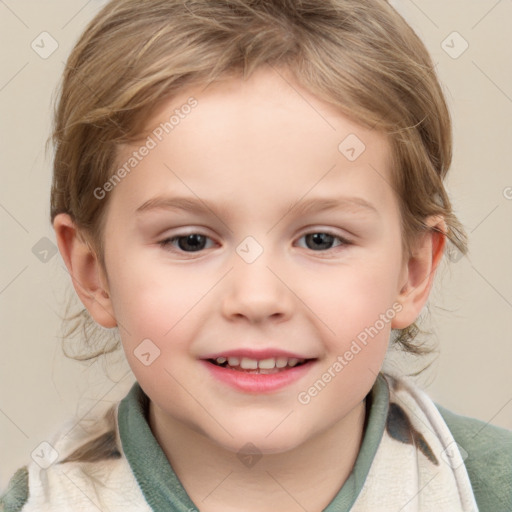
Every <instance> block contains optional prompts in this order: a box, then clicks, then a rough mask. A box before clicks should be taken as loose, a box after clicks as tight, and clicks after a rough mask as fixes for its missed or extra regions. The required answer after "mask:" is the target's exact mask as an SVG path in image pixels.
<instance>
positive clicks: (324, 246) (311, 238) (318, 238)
mask: <svg viewBox="0 0 512 512" xmlns="http://www.w3.org/2000/svg"><path fill="white" fill-rule="evenodd" d="M302 239H304V240H305V244H306V248H307V249H311V250H313V251H326V250H329V249H333V248H334V247H339V246H343V245H350V242H349V241H348V240H346V239H345V238H342V237H340V236H337V235H334V234H332V233H329V232H323V231H318V232H315V233H308V234H306V235H304V236H302V237H301V238H300V239H299V240H302ZM336 240H338V241H339V243H338V244H336V245H334V246H333V244H334V242H335V241H336Z"/></svg>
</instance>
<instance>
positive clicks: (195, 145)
mask: <svg viewBox="0 0 512 512" xmlns="http://www.w3.org/2000/svg"><path fill="white" fill-rule="evenodd" d="M291 84H292V82H291V79H290V78H289V77H288V83H287V82H286V81H285V80H283V78H281V77H280V76H279V75H278V74H277V73H276V72H273V71H268V72H267V71H265V72H264V71H260V72H258V73H257V74H255V75H254V76H253V77H252V78H251V79H249V80H248V81H246V82H243V81H242V80H231V81H225V82H223V83H216V84H214V85H212V86H210V87H208V88H207V89H206V90H201V89H193V90H187V91H185V92H184V93H183V94H181V95H180V96H179V97H175V98H174V99H173V100H172V101H170V102H169V103H168V104H166V105H165V107H164V108H162V109H161V110H160V111H159V112H158V114H157V115H156V116H155V117H154V118H153V119H152V120H151V121H150V122H149V123H148V125H147V127H148V128H149V129H150V130H153V129H155V128H157V127H158V126H159V123H160V122H166V121H168V120H169V117H170V116H171V115H172V114H173V113H174V112H173V111H174V110H175V109H180V107H181V106H182V105H184V104H185V103H186V102H187V100H188V99H189V98H190V97H191V96H193V97H194V98H195V99H196V100H197V105H196V106H194V107H193V108H190V109H188V108H185V109H182V110H180V113H181V116H180V115H179V114H176V115H178V117H179V118H180V119H179V122H178V123H176V125H175V126H174V128H173V129H172V131H170V133H169V134H166V133H165V131H164V132H163V136H162V134H161V133H160V132H161V130H160V131H158V132H157V133H159V134H160V137H161V138H162V140H161V141H158V138H157V137H156V136H155V135H154V134H153V135H152V138H153V139H154V140H155V141H156V142H157V144H156V147H153V148H151V149H150V150H149V151H148V152H147V153H148V154H147V155H146V156H144V157H142V156H141V152H140V151H139V147H140V145H138V146H136V147H129V148H128V147H127V148H125V149H124V150H123V152H122V153H121V154H120V157H119V160H118V164H119V167H120V166H122V165H123V163H124V162H126V161H128V159H129V158H130V156H133V151H134V150H136V151H138V153H139V157H140V162H138V163H137V165H136V167H134V168H133V169H132V170H131V171H130V173H129V174H128V175H127V176H126V177H125V178H124V179H123V180H122V181H121V182H120V183H119V184H118V185H116V186H115V188H114V190H113V191H111V192H109V193H110V194H112V196H111V197H110V204H109V208H108V214H107V220H106V225H105V262H106V268H107V274H108V286H109V293H110V297H111V300H112V307H113V310H114V316H115V318H116V320H117V322H118V325H119V327H120V333H121V336H122V341H123V346H124V349H125V351H126V354H127V357H128V360H129V363H130V365H131V367H132V369H133V372H134V374H135V376H136V377H137V379H138V381H139V382H140V384H141V386H142V387H143V389H144V390H145V391H146V393H147V394H148V395H149V397H150V398H151V400H152V402H153V407H154V411H155V414H156V415H157V416H159V417H160V418H161V419H162V421H171V422H179V424H181V425H182V426H183V425H185V427H186V428H190V429H192V430H193V431H198V432H201V433H203V434H204V435H205V436H206V437H208V438H210V439H211V440H213V441H214V442H215V443H217V444H219V445H222V446H224V447H226V448H228V449H230V450H234V451H236V450H238V449H239V448H240V447H241V446H243V445H244V444H245V443H247V442H252V443H253V444H255V445H256V446H257V447H258V448H259V449H260V450H261V451H262V452H279V451H284V450H287V449H291V448H293V447H296V446H299V445H300V444H301V443H304V442H305V441H306V440H308V439H311V438H312V437H313V436H314V435H315V434H318V433H320V432H322V431H325V430H326V429H328V428H330V427H333V426H335V425H336V424H338V423H339V422H340V421H343V420H344V419H345V418H347V417H348V416H349V413H350V412H351V411H354V410H355V409H356V408H358V407H359V408H360V407H361V402H362V400H363V399H364V397H365V395H366V394H367V393H368V391H369V390H370V388H371V386H372V385H373V383H374V380H375V378H376V375H377V373H378V372H379V370H380V368H381V364H382V362H383V359H384V356H385V352H386V349H387V345H388V338H389V334H390V330H391V327H392V326H393V327H394V326H395V322H396V321H397V317H398V316H399V311H400V305H399V304H398V303H397V300H398V299H400V292H401V289H402V286H403V285H404V279H406V273H407V272H406V268H405V267H404V265H403V264H402V252H401V247H402V239H401V228H400V216H399V206H398V202H397V199H396V197H395V195H394V192H393V189H392V187H391V185H390V184H391V182H392V178H391V170H390V167H389V161H390V152H389V151H390V150H389V146H388V143H387V141H386V139H385V138H384V137H383V136H382V135H380V134H379V133H377V132H376V131H371V130H367V129H363V128H362V127H361V126H359V125H357V124H354V123H353V122H351V121H349V120H348V119H347V118H346V117H344V116H343V115H340V114H339V113H338V112H337V111H336V110H335V109H334V108H333V107H331V106H329V105H328V104H326V103H324V102H322V101H319V100H318V99H316V98H315V97H314V96H312V95H311V94H309V93H308V92H306V91H304V90H303V89H301V88H300V87H299V86H298V85H296V84H293V87H292V86H291ZM185 111H186V112H189V113H188V114H184V112H185ZM175 121H176V119H175ZM351 134H352V135H351ZM354 135H355V136H357V137H358V139H360V141H362V143H364V145H365V146H366V149H365V150H364V152H363V153H362V154H360V155H359V156H358V153H359V152H360V151H361V149H362V146H361V142H358V141H357V139H356V138H355V137H354ZM348 136H350V138H349V139H348V140H347V142H345V143H344V145H342V149H341V150H340V149H339V148H338V146H339V145H340V143H341V142H342V141H344V139H346V138H347V137H348ZM149 146H152V144H149ZM351 148H354V151H351ZM143 152H144V153H145V151H143ZM347 156H348V157H349V158H347ZM355 157H357V158H355ZM137 158H138V157H137ZM354 158H355V160H354ZM351 160H353V161H351ZM132 163H133V162H132ZM178 197H179V198H187V200H188V203H187V205H192V204H194V205H195V206H194V208H180V207H176V208H171V207H170V203H171V202H172V201H173V200H174V199H173V198H178ZM151 200H153V201H155V200H158V204H159V205H160V206H159V207H153V208H151V207H146V208H141V207H142V206H143V205H148V204H149V203H148V202H149V201H151ZM310 201H314V203H310ZM334 201H339V205H338V206H336V207H334V208H324V207H327V206H330V205H331V202H334ZM306 204H307V205H308V206H311V208H308V210H307V211H302V210H301V207H302V206H305V205H306ZM166 205H169V206H166ZM292 206H296V208H292ZM196 233H197V234H198V235H201V237H198V236H196V237H195V238H194V237H191V238H190V239H187V235H190V234H196ZM315 233H317V235H316V236H315V235H314V234H315ZM322 233H327V234H325V235H322ZM178 236H181V237H182V238H181V239H177V240H175V241H174V242H169V243H168V245H166V246H163V245H161V242H162V241H164V240H166V239H171V238H173V237H178ZM338 237H339V238H338ZM194 249H199V250H194ZM260 253H261V254H260ZM365 329H366V330H365ZM143 340H151V341H150V342H149V341H145V342H144V344H143V345H141V342H143ZM156 347H158V349H157V348H156ZM158 350H159V351H160V352H159V356H158V357H156V359H154V358H155V355H156V354H157V353H158ZM233 351H242V352H246V354H245V355H251V354H252V355H253V356H254V357H256V359H260V360H261V359H272V358H273V355H276V356H278V355H279V352H283V353H288V354H294V355H296V356H297V357H298V358H304V359H308V360H309V359H314V361H309V362H308V364H307V365H304V366H303V367H299V368H296V369H294V370H292V369H290V368H288V369H283V370H279V373H278V374H273V375H258V376H256V377H254V375H251V374H247V373H244V374H243V375H242V374H241V373H235V372H237V370H229V369H223V368H218V367H215V366H214V365H213V364H212V363H209V362H207V361H206V359H207V358H208V357H211V356H212V355H216V356H222V355H223V354H226V353H227V352H233ZM241 355H243V354H241ZM281 355H283V354H281ZM153 359H154V360H153ZM336 362H338V364H336ZM270 364H271V365H272V362H270ZM326 374H327V376H326ZM225 375H231V376H235V377H236V376H240V375H242V376H243V377H244V379H243V381H240V382H239V383H238V384H237V383H236V379H227V380H226V379H224V378H223V376H225ZM282 376H284V377H285V378H284V379H282V380H278V379H281V377H282ZM329 376H330V378H329ZM318 380H320V381H322V382H320V384H319V383H318V382H317V381H318ZM315 382H317V384H316V388H315V389H316V392H315V389H313V390H311V388H312V387H315ZM265 386H267V387H265Z"/></svg>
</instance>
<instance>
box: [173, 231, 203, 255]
mask: <svg viewBox="0 0 512 512" xmlns="http://www.w3.org/2000/svg"><path fill="white" fill-rule="evenodd" d="M204 238H205V237H204V236H203V235H198V234H192V235H188V236H184V237H180V240H179V243H178V245H179V246H180V249H182V250H184V251H186V250H188V249H191V250H192V251H198V250H201V249H202V245H204ZM182 242H184V243H182Z"/></svg>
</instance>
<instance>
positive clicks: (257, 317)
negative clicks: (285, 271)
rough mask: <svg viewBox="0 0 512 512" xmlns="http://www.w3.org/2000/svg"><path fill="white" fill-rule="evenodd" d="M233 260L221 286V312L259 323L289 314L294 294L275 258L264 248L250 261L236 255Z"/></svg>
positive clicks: (277, 319) (237, 318)
mask: <svg viewBox="0 0 512 512" xmlns="http://www.w3.org/2000/svg"><path fill="white" fill-rule="evenodd" d="M233 262H234V265H233V268H232V270H231V272H229V274H228V275H227V276H226V279H225V281H224V286H223V290H222V314H223V315H224V316H225V317H226V318H227V319H229V320H231V321H233V320H238V321H241V320H245V321H246V322H250V323H262V322H265V321H273V322H282V321H285V320H286V319H288V318H290V316H291V314H292V311H293V297H294V295H293V292H292V291H291V289H290V288H291V283H288V282H287V281H288V280H289V277H287V276H285V275H282V273H281V272H280V271H279V270H278V269H279V265H278V264H277V263H276V259H275V258H271V257H270V256H269V255H266V254H265V252H264V253H263V254H262V255H261V256H260V257H259V258H258V259H257V260H256V261H254V262H252V263H247V262H246V261H244V260H243V259H241V258H240V257H239V256H238V255H235V258H234V261H233Z"/></svg>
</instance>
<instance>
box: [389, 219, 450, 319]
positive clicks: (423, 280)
mask: <svg viewBox="0 0 512 512" xmlns="http://www.w3.org/2000/svg"><path fill="white" fill-rule="evenodd" d="M425 224H426V225H427V230H426V232H424V233H421V234H420V235H418V237H417V239H416V240H415V241H414V243H413V245H412V247H411V254H410V255H409V257H408V259H407V261H406V262H405V263H404V272H403V274H402V276H401V283H400V291H399V295H398V297H397V302H398V303H400V305H401V306H402V309H401V310H400V312H399V313H397V315H396V316H395V318H394V319H393V321H392V323H391V327H392V328H393V329H405V328H406V327H409V326H410V325H411V324H412V323H414V322H415V321H416V319H417V318H418V316H419V314H420V312H421V310H422V309H423V306H424V305H425V304H426V302H427V299H428V296H429V294H430V290H431V288H432V284H433V282H434V277H435V273H436V270H437V267H438V265H439V263H440V262H441V259H442V257H443V252H444V247H445V244H446V223H445V222H444V219H443V218H442V217H439V216H435V217H429V218H428V219H427V221H426V222H425Z"/></svg>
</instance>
